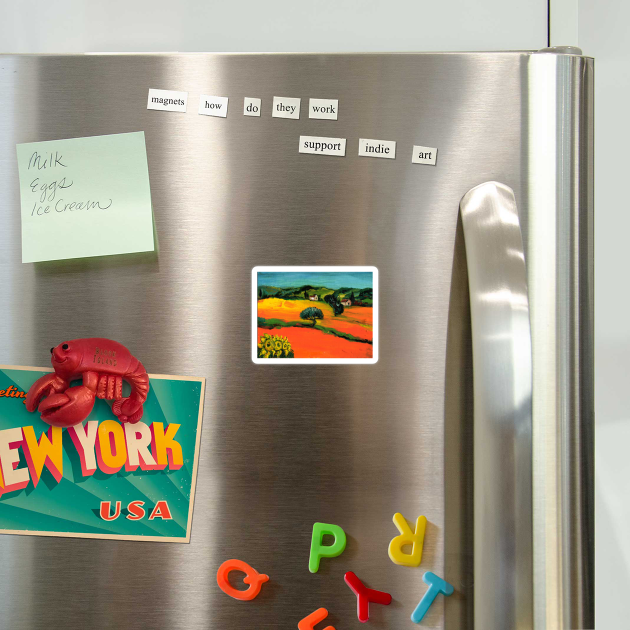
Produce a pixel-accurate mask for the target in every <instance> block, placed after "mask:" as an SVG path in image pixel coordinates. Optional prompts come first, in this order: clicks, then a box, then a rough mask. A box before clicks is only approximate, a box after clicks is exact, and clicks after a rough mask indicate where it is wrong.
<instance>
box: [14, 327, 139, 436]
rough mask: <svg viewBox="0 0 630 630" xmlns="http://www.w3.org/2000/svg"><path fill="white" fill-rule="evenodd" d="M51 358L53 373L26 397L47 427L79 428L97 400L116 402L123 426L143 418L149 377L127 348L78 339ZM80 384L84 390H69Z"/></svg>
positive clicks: (56, 350)
mask: <svg viewBox="0 0 630 630" xmlns="http://www.w3.org/2000/svg"><path fill="white" fill-rule="evenodd" d="M50 354H51V358H50V362H51V363H52V366H53V369H54V372H53V373H52V374H46V375H45V376H42V377H41V378H39V379H37V380H36V381H35V383H33V385H32V386H31V388H30V389H29V390H28V394H27V395H26V408H27V409H28V410H29V411H35V409H38V411H39V412H40V414H41V418H42V420H43V421H44V422H47V423H48V424H51V425H53V426H55V427H72V426H74V425H75V424H79V423H80V422H83V421H84V420H85V419H86V418H87V417H88V416H89V415H90V411H92V407H94V401H95V400H96V397H98V398H104V399H105V400H113V401H114V404H113V405H112V411H113V412H114V414H115V415H116V416H117V417H118V419H119V420H120V421H121V422H131V423H132V424H134V423H136V422H138V420H140V418H142V405H143V404H144V402H145V400H146V399H147V394H148V393H149V375H148V374H147V373H146V371H145V369H144V366H143V365H142V363H140V361H138V359H136V357H134V356H133V355H132V354H131V352H129V350H127V348H125V346H123V345H122V344H120V343H117V342H116V341H112V340H111V339H101V338H98V337H93V338H91V339H73V340H72V341H64V342H63V343H60V344H59V345H58V346H56V347H54V348H51V349H50ZM76 378H83V385H78V386H76V387H70V381H71V380H73V379H76ZM123 379H125V380H126V381H127V382H128V383H129V384H130V385H131V395H130V396H129V397H128V398H123V395H122V382H123ZM42 399H43V400H42ZM38 405H39V406H38Z"/></svg>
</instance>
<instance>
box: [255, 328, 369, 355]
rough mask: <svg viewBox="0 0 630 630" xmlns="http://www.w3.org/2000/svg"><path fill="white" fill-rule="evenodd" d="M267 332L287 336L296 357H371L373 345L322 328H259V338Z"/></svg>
mask: <svg viewBox="0 0 630 630" xmlns="http://www.w3.org/2000/svg"><path fill="white" fill-rule="evenodd" d="M265 333H271V334H272V335H282V336H283V337H287V338H288V339H289V341H290V343H291V347H292V348H293V350H294V352H295V357H296V358H308V359H327V358H333V359H371V358H372V345H371V344H369V343H361V342H360V341H348V340H347V339H342V338H341V337H335V336H334V335H327V334H326V333H324V332H322V331H321V330H311V329H310V328H278V329H275V330H268V329H266V328H259V329H258V339H260V338H261V337H262V336H263V335H264V334H265Z"/></svg>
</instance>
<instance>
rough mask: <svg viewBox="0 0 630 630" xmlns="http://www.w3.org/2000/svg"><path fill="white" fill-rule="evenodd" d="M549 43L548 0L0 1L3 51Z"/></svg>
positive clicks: (483, 46)
mask: <svg viewBox="0 0 630 630" xmlns="http://www.w3.org/2000/svg"><path fill="white" fill-rule="evenodd" d="M546 45H547V1H546V0H521V1H520V2H514V1H513V0H476V1H474V0H311V1H306V0H240V1H239V0H220V1H218V0H54V1H51V0H48V1H41V0H0V51H2V52H31V53H40V52H44V53H48V52H95V51H98V52H105V51H108V52H109V51H111V52H121V51H128V52H137V51H147V52H148V51H151V52H152V51H180V52H189V51H195V52H199V51H205V52H217V51H229V52H232V51H243V52H250V51H261V52H263V51H264V52H267V51H282V52H285V51H292V52H304V51H312V52H342V51H422V50H499V49H511V50H514V49H537V48H543V47H544V46H546Z"/></svg>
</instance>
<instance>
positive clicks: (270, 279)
mask: <svg viewBox="0 0 630 630" xmlns="http://www.w3.org/2000/svg"><path fill="white" fill-rule="evenodd" d="M305 284H310V285H311V286H314V287H327V288H328V289H340V288H341V287H351V288H353V289H366V288H368V287H369V288H372V272H371V271H354V272H350V271H322V272H313V271H309V272H303V271H262V272H259V273H258V286H261V285H266V286H271V287H279V288H281V289H286V288H287V287H301V286H303V285H305Z"/></svg>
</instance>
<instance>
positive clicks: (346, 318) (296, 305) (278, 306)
mask: <svg viewBox="0 0 630 630" xmlns="http://www.w3.org/2000/svg"><path fill="white" fill-rule="evenodd" d="M309 306H314V307H315V308H318V309H320V310H321V312H322V313H323V314H324V319H321V320H319V319H318V320H317V325H321V326H325V327H326V328H334V329H335V330H338V331H339V332H343V333H348V334H350V335H354V336H355V337H358V338H359V339H368V340H370V341H371V340H372V312H373V310H372V308H371V307H369V306H346V307H345V309H344V311H343V313H342V314H341V315H337V316H335V315H333V312H332V308H331V307H330V306H329V305H328V304H326V302H314V301H311V300H283V299H280V298H265V299H264V300H258V317H264V318H265V319H280V320H282V321H285V322H299V321H301V322H303V323H305V324H310V322H307V321H305V320H301V319H300V313H301V312H302V311H303V310H304V309H305V308H309Z"/></svg>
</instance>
